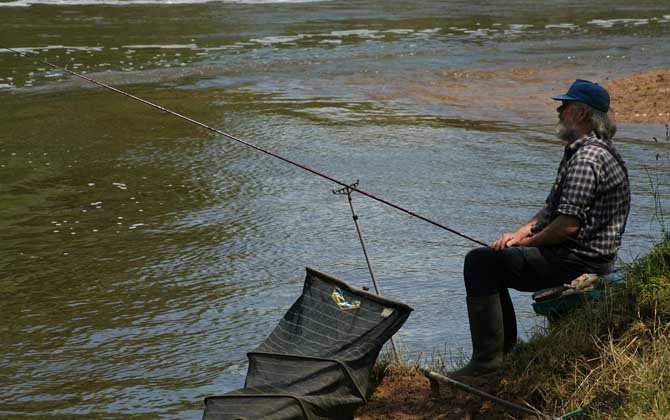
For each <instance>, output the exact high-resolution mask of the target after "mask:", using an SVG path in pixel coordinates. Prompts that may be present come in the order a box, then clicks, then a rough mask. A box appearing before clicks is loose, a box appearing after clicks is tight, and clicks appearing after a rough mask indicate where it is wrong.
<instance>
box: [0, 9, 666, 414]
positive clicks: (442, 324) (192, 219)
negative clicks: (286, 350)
mask: <svg viewBox="0 0 670 420" xmlns="http://www.w3.org/2000/svg"><path fill="white" fill-rule="evenodd" d="M588 3H590V2H583V1H568V0H561V1H544V0H543V1H536V0H532V1H531V0H514V1H509V2H505V6H504V7H503V6H501V4H502V2H495V1H485V0H478V1H448V2H443V1H437V0H421V1H415V2H393V1H381V0H355V1H354V0H349V1H325V2H309V1H302V2H300V1H293V2H292V1H261V0H256V1H236V2H210V3H207V2H198V1H195V0H193V1H187V0H184V1H170V2H164V1H150V0H149V1H120V0H119V1H114V0H107V1H96V0H88V1H75V0H71V1H69V0H34V1H33V0H16V1H9V2H7V1H4V2H0V21H1V22H2V24H1V25H0V44H2V46H7V47H11V48H16V49H19V50H20V51H21V52H23V53H24V54H25V56H24V57H19V56H18V55H16V54H13V53H10V52H7V51H2V52H0V110H1V111H2V112H0V127H1V128H2V130H0V180H1V182H0V199H1V200H2V203H3V204H2V206H0V227H1V229H0V239H1V240H0V249H1V252H0V268H1V271H0V272H1V273H2V276H1V280H0V281H1V283H0V284H1V285H2V287H1V288H0V296H1V299H0V313H1V314H2V321H1V322H0V342H1V344H2V345H1V346H0V417H1V418H8V419H9V418H24V417H34V418H50V419H71V418H87V419H103V418H104V419H109V418H123V419H155V418H166V419H197V418H200V416H201V413H202V411H201V410H202V399H203V397H205V396H208V395H215V394H220V393H223V392H227V391H230V390H232V389H235V388H238V387H240V386H242V385H243V382H244V376H245V373H246V364H245V360H246V358H245V353H246V352H247V351H250V350H252V349H253V348H254V347H256V346H257V345H258V344H259V343H260V342H261V341H262V340H263V339H264V338H265V337H266V336H267V334H268V333H269V332H270V331H271V330H272V328H273V327H274V325H275V324H276V322H277V321H278V319H279V318H280V317H281V316H282V315H283V313H284V312H285V311H286V309H287V308H288V307H289V306H290V304H291V303H292V302H293V300H294V299H295V298H296V297H297V296H298V295H299V293H300V290H301V286H302V280H303V277H304V267H305V266H311V267H314V268H317V269H319V270H321V271H324V272H327V273H329V274H332V275H335V276H337V277H340V278H342V279H344V280H346V281H349V282H350V283H352V284H354V285H357V286H370V281H369V275H368V272H367V267H366V264H365V260H364V259H363V255H362V252H361V249H360V245H359V242H358V239H357V237H356V232H355V228H354V225H353V223H352V220H351V215H350V213H349V207H348V203H347V200H346V198H345V197H343V196H335V195H333V194H332V192H331V190H332V189H333V188H335V187H336V186H335V185H332V184H331V183H329V182H326V181H324V180H322V179H320V178H317V177H315V176H313V175H311V174H309V173H307V172H304V171H301V170H299V169H296V168H294V167H291V166H288V165H286V164H285V163H282V162H280V161H277V160H274V159H272V158H269V157H266V156H263V155H260V154H259V153H257V152H255V151H253V150H250V149H248V148H245V147H243V146H241V145H239V144H236V143H233V142H231V141H229V140H226V139H225V138H223V137H221V136H217V135H214V134H212V133H210V132H207V131H205V130H203V129H200V128H197V127H194V126H191V125H188V124H185V123H184V122H183V121H180V120H178V119H176V118H173V117H170V116H168V115H166V114H164V113H161V112H158V111H156V110H153V109H151V108H148V107H146V106H144V105H141V104H138V103H136V102H133V101H130V100H128V99H127V98H124V97H122V96H120V95H115V94H111V93H110V92H108V91H105V90H102V89H100V88H98V87H95V86H93V85H90V84H87V83H86V82H82V81H78V80H75V79H72V78H70V77H69V76H67V75H65V74H63V72H61V71H58V70H54V69H51V68H49V67H48V66H47V65H46V64H44V63H43V62H42V60H43V59H47V60H50V61H52V62H54V63H56V64H58V65H62V66H67V67H68V68H70V69H72V70H75V71H80V72H84V73H86V74H88V75H90V76H92V77H94V78H96V79H99V80H101V81H103V82H106V83H109V84H112V85H114V86H117V87H119V88H121V89H125V90H128V91H130V92H132V93H133V94H136V95H139V96H141V97H144V98H146V99H148V100H151V101H155V102H157V103H160V104H161V105H163V106H166V107H168V108H171V109H174V110H175V111H177V112H180V113H183V114H186V115H189V116H191V117H193V118H195V119H197V120H200V121H202V122H204V123H206V124H209V125H211V126H214V127H217V128H220V129H222V130H224V131H226V132H229V133H232V134H234V135H236V136H239V137H241V138H243V139H245V140H247V141H250V142H252V143H254V144H257V145H259V146H261V147H265V148H268V149H270V150H272V151H274V152H277V153H280V154H283V155H285V156H287V157H289V158H291V159H294V160H296V161H299V162H301V163H304V164H307V165H310V166H313V167H315V168H317V169H319V170H322V171H324V172H326V173H327V174H329V175H332V176H334V177H336V178H339V179H342V180H344V181H347V182H354V181H356V180H360V183H361V188H363V189H365V190H367V191H370V192H372V193H374V194H377V195H379V196H382V197H384V198H386V199H387V200H389V201H392V202H394V203H397V204H399V205H402V206H405V207H408V208H410V209H411V210H414V211H416V212H418V213H420V214H422V215H424V216H426V217H429V218H432V219H435V220H436V221H438V222H440V223H443V224H446V225H447V226H449V227H451V228H454V229H457V230H459V231H462V232H463V233H465V234H467V235H470V236H472V237H475V238H477V239H480V240H483V241H486V242H488V241H490V240H492V239H494V238H496V237H497V235H498V234H499V233H501V232H502V231H505V230H510V229H513V228H515V227H516V226H518V225H519V224H521V223H524V222H525V221H526V220H527V218H528V217H530V216H531V215H532V214H533V213H534V212H535V211H536V210H537V208H538V206H539V205H541V203H542V201H543V199H544V198H545V196H546V193H547V191H548V189H549V186H550V185H551V183H552V181H553V177H554V174H555V168H556V165H557V163H558V160H559V159H560V156H561V154H562V146H561V143H560V142H558V141H557V140H556V139H555V138H554V135H553V132H554V125H555V122H556V114H555V106H556V103H553V101H551V100H549V99H548V97H549V96H550V95H552V94H558V93H562V92H564V91H565V89H567V87H568V86H569V84H570V83H571V81H572V80H574V79H575V78H577V77H581V78H590V79H594V80H598V81H606V80H607V79H608V78H616V77H621V76H626V75H629V74H632V73H634V72H640V71H648V70H652V69H656V68H662V67H667V65H668V58H667V57H668V56H670V43H669V42H668V39H669V37H668V36H669V35H670V9H669V8H668V7H667V2H666V1H640V2H630V1H622V0H614V1H610V2H607V3H606V4H603V5H602V6H593V5H589V4H588ZM664 133H665V128H664V127H662V126H654V125H633V124H619V134H618V135H617V138H616V140H617V145H618V147H619V149H620V150H621V152H622V154H623V155H624V157H625V158H626V160H627V161H628V165H629V168H630V173H631V183H632V189H633V194H634V197H633V200H634V201H633V209H632V213H631V218H630V223H629V228H628V231H627V233H626V236H625V240H624V245H623V249H622V251H621V257H622V259H623V260H625V261H630V260H632V259H634V258H635V257H637V256H639V255H641V254H643V253H644V252H645V250H647V249H649V247H650V246H651V244H652V243H653V242H654V241H655V240H658V238H659V234H658V233H657V232H658V231H659V228H658V224H657V222H656V221H655V220H654V218H653V214H654V201H653V199H652V198H651V192H650V184H649V180H648V176H647V171H646V170H645V167H652V166H654V165H655V162H656V154H657V153H662V154H663V153H665V149H662V146H660V145H659V144H657V143H655V142H654V141H653V137H654V136H656V137H659V138H660V137H662V136H663V135H664ZM661 176H662V177H663V178H661V180H662V181H663V180H667V173H664V174H661ZM665 184H666V185H667V182H666V183H665ZM667 192H668V191H667V187H662V188H661V197H662V199H665V197H667ZM353 203H354V206H355V207H356V209H357V211H358V213H359V215H360V220H359V221H360V224H361V228H362V230H363V233H364V235H365V238H366V241H367V246H368V250H369V253H370V256H371V259H372V264H373V267H374V269H375V271H376V275H377V277H378V279H379V282H380V287H381V290H382V292H383V294H385V295H387V296H389V297H391V298H394V299H397V300H401V301H403V302H405V303H407V304H409V305H411V306H413V307H414V308H415V311H414V313H413V314H412V316H411V317H410V319H409V321H408V322H407V324H406V326H405V327H404V328H403V329H402V330H401V332H400V333H399V336H398V339H399V340H400V341H401V343H402V346H403V347H404V348H405V352H406V353H407V355H408V356H409V357H412V358H415V359H416V358H418V357H420V356H421V354H424V355H430V354H432V353H434V352H437V353H441V354H442V355H443V356H445V357H447V359H448V358H449V357H452V356H453V357H458V355H459V354H461V353H465V354H467V353H468V352H469V345H470V343H469V335H468V326H467V322H464V319H465V307H464V289H463V285H462V276H461V265H462V260H463V256H464V255H465V253H466V252H467V251H468V249H470V248H471V247H472V246H473V244H472V243H469V242H468V241H467V240H464V239H461V238H459V237H457V236H454V235H451V234H449V233H448V232H445V231H442V230H439V229H437V228H435V227H433V226H431V225H429V224H427V223H425V222H421V221H419V220H416V219H412V218H410V217H408V216H406V215H403V214H401V213H399V212H398V211H396V210H393V209H390V208H387V207H384V206H382V205H380V204H378V203H376V202H373V201H371V200H369V199H367V198H364V197H362V196H359V195H354V201H353ZM514 300H515V302H516V307H517V312H518V316H519V318H520V319H519V322H520V326H521V330H522V335H523V336H524V337H528V335H529V334H530V333H531V332H532V331H533V329H534V328H536V327H537V326H538V325H540V326H541V325H542V324H543V321H542V320H541V319H539V318H538V317H536V316H535V315H534V314H533V313H532V309H531V307H530V303H531V301H530V297H529V296H528V295H527V294H514Z"/></svg>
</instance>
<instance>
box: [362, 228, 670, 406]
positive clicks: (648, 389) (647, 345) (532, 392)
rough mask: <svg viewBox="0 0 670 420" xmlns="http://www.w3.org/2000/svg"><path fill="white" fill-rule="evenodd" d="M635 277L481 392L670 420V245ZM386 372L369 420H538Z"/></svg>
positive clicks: (522, 350) (523, 347)
mask: <svg viewBox="0 0 670 420" xmlns="http://www.w3.org/2000/svg"><path fill="white" fill-rule="evenodd" d="M625 273H626V283H625V284H623V285H616V286H610V287H608V288H607V289H606V293H605V298H604V299H602V300H601V301H598V302H590V303H588V304H585V305H583V306H581V307H579V308H577V309H576V310H574V311H573V312H571V313H570V314H568V315H566V316H564V317H562V318H561V319H559V320H556V321H552V322H551V323H550V324H549V326H548V327H547V328H546V329H544V330H542V331H540V332H538V333H536V334H535V335H534V336H533V337H532V338H531V339H529V340H528V341H527V342H524V343H520V344H519V345H518V346H517V347H516V348H515V349H514V351H513V352H512V353H511V354H509V355H508V356H507V358H506V361H505V365H504V367H503V369H502V370H501V371H500V372H498V373H496V374H492V375H489V376H487V377H486V378H478V383H473V384H472V385H475V386H479V387H481V388H483V389H484V390H485V391H487V392H490V393H492V394H495V395H497V396H499V397H502V398H505V399H507V400H509V401H514V402H517V403H520V404H522V405H525V404H528V405H530V406H532V407H534V408H535V409H537V410H539V411H541V412H543V413H551V414H552V415H560V414H563V413H567V412H570V411H573V410H575V409H580V408H581V409H583V410H584V411H583V413H582V414H581V415H579V417H574V418H592V419H605V418H608V419H663V418H670V325H669V321H670V242H668V241H665V242H663V243H661V244H658V245H657V246H655V247H654V248H653V249H652V250H651V251H650V252H649V254H648V255H646V256H645V257H643V258H640V259H639V260H637V261H635V262H634V263H631V264H629V265H627V266H626V267H625ZM410 364H414V365H416V363H410ZM422 364H424V365H425V362H424V363H422ZM428 367H430V368H435V366H434V365H433V366H428ZM380 371H381V372H385V373H386V376H385V377H383V380H381V382H380V385H379V386H378V387H377V391H376V392H375V394H374V395H373V397H372V401H371V402H370V404H369V407H367V408H364V409H363V410H361V413H360V415H359V416H358V417H359V418H361V419H387V418H392V419H410V418H412V419H419V418H422V419H428V418H441V419H477V418H482V419H496V418H501V419H502V418H506V419H509V418H524V419H525V418H533V417H532V416H518V417H514V413H512V412H509V411H508V410H505V409H502V408H500V407H494V406H493V405H492V404H491V403H489V402H485V401H483V400H481V399H480V398H478V397H473V396H469V395H464V394H463V393H461V392H459V391H458V390H455V389H452V390H447V391H443V392H442V394H441V395H440V396H439V397H438V398H434V396H433V397H431V394H430V391H429V385H428V381H427V380H426V379H425V378H423V377H422V376H421V375H419V374H417V373H416V372H415V371H413V370H412V369H411V368H410V367H409V366H408V363H405V364H403V363H400V364H398V363H395V364H390V365H388V364H387V365H385V366H383V367H380ZM394 407H395V408H394Z"/></svg>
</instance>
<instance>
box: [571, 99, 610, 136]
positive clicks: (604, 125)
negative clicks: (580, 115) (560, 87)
mask: <svg viewBox="0 0 670 420" xmlns="http://www.w3.org/2000/svg"><path fill="white" fill-rule="evenodd" d="M575 107H576V109H577V110H580V109H586V111H587V121H588V123H589V126H590V127H591V130H592V131H593V132H594V133H595V135H596V136H597V137H598V138H601V139H602V138H605V139H608V140H611V139H612V137H614V134H616V122H615V121H614V116H613V115H612V114H611V113H610V112H603V111H599V110H597V109H595V108H592V107H591V106H589V105H587V104H585V103H582V102H575Z"/></svg>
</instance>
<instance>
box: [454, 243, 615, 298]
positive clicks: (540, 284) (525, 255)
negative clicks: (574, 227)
mask: <svg viewBox="0 0 670 420" xmlns="http://www.w3.org/2000/svg"><path fill="white" fill-rule="evenodd" d="M611 266H612V263H611V262H610V261H607V260H595V259H585V258H584V257H580V256H578V255H576V254H574V253H572V252H570V251H568V250H566V249H563V248H558V249H554V248H528V247H511V248H505V249H503V250H501V251H496V250H494V249H493V248H488V247H484V248H477V249H473V250H472V251H470V252H469V253H468V254H467V255H466V257H465V264H464V267H463V275H464V277H465V290H466V291H467V294H468V296H491V295H493V294H495V293H501V292H503V291H506V290H507V289H508V288H510V287H511V288H512V289H516V290H520V291H523V292H535V291H538V290H542V289H547V288H549V287H556V286H560V285H563V284H565V283H570V282H571V281H572V280H574V279H575V278H576V277H579V276H580V275H582V274H584V273H596V274H606V273H608V272H609V271H611Z"/></svg>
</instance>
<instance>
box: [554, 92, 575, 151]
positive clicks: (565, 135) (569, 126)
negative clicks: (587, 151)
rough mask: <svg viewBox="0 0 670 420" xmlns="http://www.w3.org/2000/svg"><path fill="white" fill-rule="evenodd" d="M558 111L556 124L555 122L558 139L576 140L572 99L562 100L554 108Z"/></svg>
mask: <svg viewBox="0 0 670 420" xmlns="http://www.w3.org/2000/svg"><path fill="white" fill-rule="evenodd" d="M556 112H558V124H556V135H557V136H558V138H559V139H561V140H564V141H567V142H568V143H570V142H573V141H575V140H577V135H578V133H577V120H576V118H575V117H576V113H575V102H574V101H562V103H561V105H560V106H559V107H558V108H556Z"/></svg>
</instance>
